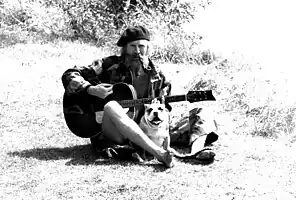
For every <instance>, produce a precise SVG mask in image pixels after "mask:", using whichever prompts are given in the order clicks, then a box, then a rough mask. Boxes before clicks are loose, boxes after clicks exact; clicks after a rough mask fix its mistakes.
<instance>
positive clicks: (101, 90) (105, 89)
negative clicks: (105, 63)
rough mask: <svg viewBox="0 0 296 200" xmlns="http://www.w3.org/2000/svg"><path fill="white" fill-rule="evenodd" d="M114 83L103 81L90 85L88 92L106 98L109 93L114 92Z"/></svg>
mask: <svg viewBox="0 0 296 200" xmlns="http://www.w3.org/2000/svg"><path fill="white" fill-rule="evenodd" d="M112 89H113V85H112V84H109V83H101V84H98V85H95V86H90V87H89V88H88V89H87V92H88V94H90V95H93V96H97V97H99V98H101V99H105V98H106V97H107V96H108V95H110V94H112V93H113V90H112Z"/></svg>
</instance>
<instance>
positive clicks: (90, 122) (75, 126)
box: [63, 83, 138, 138]
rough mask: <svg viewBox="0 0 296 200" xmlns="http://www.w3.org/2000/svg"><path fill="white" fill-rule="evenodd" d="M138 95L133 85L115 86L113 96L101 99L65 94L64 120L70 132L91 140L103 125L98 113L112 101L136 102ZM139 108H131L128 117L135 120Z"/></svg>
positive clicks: (87, 95) (85, 94)
mask: <svg viewBox="0 0 296 200" xmlns="http://www.w3.org/2000/svg"><path fill="white" fill-rule="evenodd" d="M135 99H137V94H136V91H135V89H134V87H133V86H132V85H129V84H126V83H117V84H114V85H113V94H111V95H109V96H108V97H107V98H105V99H101V98H98V97H95V96H92V95H89V94H87V93H84V94H79V95H67V94H66V93H64V97H63V108H64V112H63V113H64V118H65V121H66V124H67V126H68V128H69V129H70V131H71V132H72V133H74V134H75V135H76V136H79V137H82V138H90V137H93V136H95V135H97V134H99V133H100V131H101V124H99V123H98V122H97V121H96V112H103V110H104V106H105V105H106V104H107V103H108V102H109V101H111V100H115V101H121V100H135ZM137 114H138V109H137V107H129V108H128V112H127V115H128V116H129V117H130V118H131V119H135V118H136V117H137Z"/></svg>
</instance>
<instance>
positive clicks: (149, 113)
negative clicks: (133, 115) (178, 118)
mask: <svg viewBox="0 0 296 200" xmlns="http://www.w3.org/2000/svg"><path fill="white" fill-rule="evenodd" d="M139 126H140V128H141V129H142V130H143V131H144V133H145V134H146V135H147V136H148V137H149V138H150V139H151V140H152V141H153V142H154V143H155V144H157V145H158V146H160V147H163V148H164V149H168V148H169V141H167V140H169V138H170V135H169V111H168V109H167V108H166V107H165V104H163V103H160V101H158V100H157V99H154V100H152V102H151V104H145V113H144V115H143V117H142V119H141V121H140V124H139Z"/></svg>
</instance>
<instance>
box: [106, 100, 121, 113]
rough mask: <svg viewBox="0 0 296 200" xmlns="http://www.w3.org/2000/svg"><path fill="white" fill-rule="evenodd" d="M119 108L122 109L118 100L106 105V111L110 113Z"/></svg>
mask: <svg viewBox="0 0 296 200" xmlns="http://www.w3.org/2000/svg"><path fill="white" fill-rule="evenodd" d="M118 109H121V106H120V105H119V103H118V102H117V101H109V102H108V103H107V104H106V105H105V106H104V113H105V114H110V113H113V112H116V111H118Z"/></svg>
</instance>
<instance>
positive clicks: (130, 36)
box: [117, 26, 150, 47]
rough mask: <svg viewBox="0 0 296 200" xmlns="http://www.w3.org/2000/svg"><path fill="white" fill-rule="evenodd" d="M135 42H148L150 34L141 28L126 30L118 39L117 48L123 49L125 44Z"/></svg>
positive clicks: (135, 27) (134, 27)
mask: <svg viewBox="0 0 296 200" xmlns="http://www.w3.org/2000/svg"><path fill="white" fill-rule="evenodd" d="M136 40H148V41H150V33H149V31H148V30H147V29H146V28H144V27H143V26H133V27H129V28H127V29H126V30H125V31H124V32H123V33H122V35H121V37H120V38H119V40H118V42H117V46H119V47H123V46H125V45H126V44H127V43H129V42H132V41H136Z"/></svg>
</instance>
